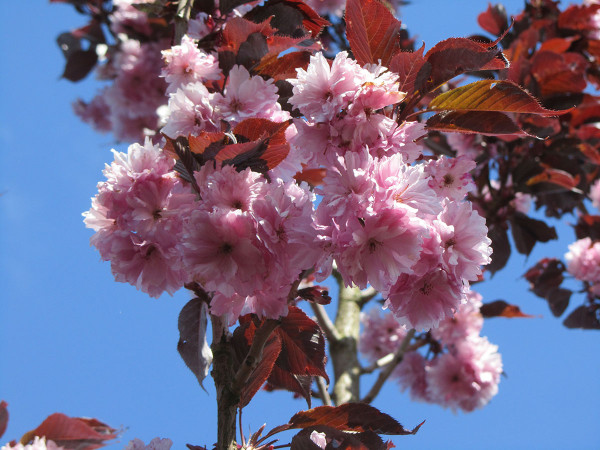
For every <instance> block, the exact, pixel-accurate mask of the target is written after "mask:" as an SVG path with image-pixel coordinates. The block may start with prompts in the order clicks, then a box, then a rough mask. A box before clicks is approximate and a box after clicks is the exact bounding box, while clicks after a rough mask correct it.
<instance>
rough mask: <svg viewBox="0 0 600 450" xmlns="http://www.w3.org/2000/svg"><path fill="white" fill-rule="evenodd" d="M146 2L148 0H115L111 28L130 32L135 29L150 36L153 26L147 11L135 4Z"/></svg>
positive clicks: (119, 31)
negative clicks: (141, 9) (136, 6)
mask: <svg viewBox="0 0 600 450" xmlns="http://www.w3.org/2000/svg"><path fill="white" fill-rule="evenodd" d="M141 3H146V0H113V6H114V7H115V9H114V11H113V12H112V14H111V15H110V22H111V29H112V30H113V31H114V32H115V33H125V34H128V33H130V30H131V29H133V30H135V31H137V32H138V33H142V34H145V35H147V36H149V35H150V34H152V28H151V27H150V22H149V21H148V16H147V15H146V13H144V12H142V11H140V10H139V9H137V8H135V7H134V6H133V5H136V4H141Z"/></svg>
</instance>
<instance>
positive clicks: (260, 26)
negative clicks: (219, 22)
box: [219, 17, 275, 55]
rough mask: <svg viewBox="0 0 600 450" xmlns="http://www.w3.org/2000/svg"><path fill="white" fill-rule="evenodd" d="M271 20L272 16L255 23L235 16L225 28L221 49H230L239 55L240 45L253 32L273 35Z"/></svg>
mask: <svg viewBox="0 0 600 450" xmlns="http://www.w3.org/2000/svg"><path fill="white" fill-rule="evenodd" d="M270 22H271V19H270V18H269V19H267V20H265V21H264V22H261V23H254V22H251V21H249V20H246V19H242V18H241V17H234V18H233V19H231V20H229V21H228V22H227V26H226V27H225V29H224V30H223V43H222V45H221V47H220V48H219V51H220V52H221V51H230V52H233V54H236V55H237V53H238V51H239V49H240V46H241V45H242V44H243V43H244V42H246V41H247V39H248V37H249V36H250V35H251V34H253V33H259V34H262V35H263V36H272V35H273V34H275V30H274V29H273V28H272V27H271V25H270Z"/></svg>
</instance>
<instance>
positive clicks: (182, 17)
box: [174, 0, 194, 45]
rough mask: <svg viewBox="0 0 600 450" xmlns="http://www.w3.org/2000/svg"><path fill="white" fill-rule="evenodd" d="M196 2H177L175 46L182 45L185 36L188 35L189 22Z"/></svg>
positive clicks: (185, 0)
mask: <svg viewBox="0 0 600 450" xmlns="http://www.w3.org/2000/svg"><path fill="white" fill-rule="evenodd" d="M193 4H194V0H179V2H177V17H176V18H175V38H174V40H175V45H179V44H181V39H182V38H183V35H184V34H185V33H187V28H188V20H190V15H191V12H192V6H193Z"/></svg>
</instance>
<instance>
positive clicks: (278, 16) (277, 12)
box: [245, 0, 329, 38]
mask: <svg viewBox="0 0 600 450" xmlns="http://www.w3.org/2000/svg"><path fill="white" fill-rule="evenodd" d="M245 17H246V18H248V19H250V20H252V21H255V22H261V21H263V20H265V19H267V18H269V17H273V20H272V22H271V25H272V26H273V28H276V29H277V30H278V34H281V35H285V36H295V37H298V36H302V35H304V30H307V31H309V32H310V34H311V36H312V37H313V38H314V37H316V36H317V35H318V34H319V33H320V32H321V29H322V28H323V27H324V26H326V25H329V22H328V21H327V20H325V19H323V18H322V17H321V16H319V15H318V14H317V13H316V12H315V11H314V10H313V9H312V8H311V7H309V6H308V5H306V4H305V3H304V2H302V1H301V0H269V1H267V2H266V3H265V4H264V5H261V6H258V7H256V8H253V9H252V10H251V11H250V12H248V13H247V14H246V16H245Z"/></svg>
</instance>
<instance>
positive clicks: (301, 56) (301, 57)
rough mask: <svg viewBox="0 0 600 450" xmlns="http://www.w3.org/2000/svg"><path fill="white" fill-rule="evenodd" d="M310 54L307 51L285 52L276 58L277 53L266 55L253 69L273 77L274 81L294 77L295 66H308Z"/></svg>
mask: <svg viewBox="0 0 600 450" xmlns="http://www.w3.org/2000/svg"><path fill="white" fill-rule="evenodd" d="M310 55H311V54H310V52H307V51H301V52H291V53H286V54H285V55H283V56H282V57H281V58H277V55H267V56H265V57H264V58H263V59H262V60H261V61H260V63H259V64H258V66H257V67H255V70H256V72H257V73H258V74H260V75H263V76H267V77H270V78H273V79H274V80H275V81H278V80H285V79H287V78H295V77H296V75H297V73H296V68H299V69H306V68H307V67H308V64H309V63H310Z"/></svg>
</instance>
